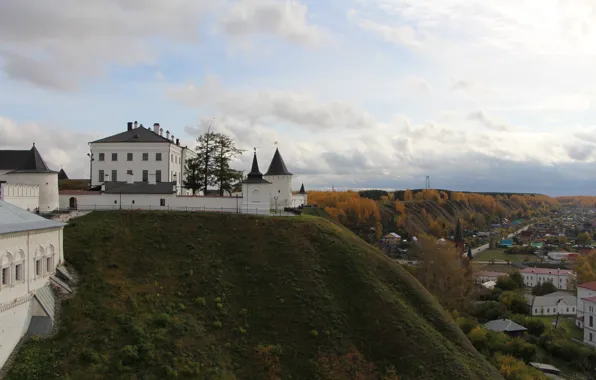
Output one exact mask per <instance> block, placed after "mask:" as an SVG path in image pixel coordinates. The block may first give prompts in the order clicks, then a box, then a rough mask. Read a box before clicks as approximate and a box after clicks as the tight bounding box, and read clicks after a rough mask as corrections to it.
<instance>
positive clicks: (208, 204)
mask: <svg viewBox="0 0 596 380" xmlns="http://www.w3.org/2000/svg"><path fill="white" fill-rule="evenodd" d="M71 198H76V200H77V209H79V210H118V209H121V208H122V209H126V210H131V209H132V210H189V211H193V210H194V211H223V212H235V211H236V210H237V209H238V208H240V209H241V208H242V207H243V202H242V201H243V198H242V197H203V196H185V195H180V196H176V195H175V194H122V195H120V194H105V193H103V194H88V193H82V194H73V193H71V192H65V193H64V194H61V195H60V208H61V209H68V208H69V207H70V199H71ZM162 200H163V201H164V203H163V205H162V202H161V201H162ZM251 208H254V207H252V206H251Z"/></svg>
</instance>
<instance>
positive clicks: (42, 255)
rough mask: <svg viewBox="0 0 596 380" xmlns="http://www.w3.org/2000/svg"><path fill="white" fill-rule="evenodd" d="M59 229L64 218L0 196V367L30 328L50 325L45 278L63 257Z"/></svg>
mask: <svg viewBox="0 0 596 380" xmlns="http://www.w3.org/2000/svg"><path fill="white" fill-rule="evenodd" d="M63 228H64V223H59V222H56V221H53V220H49V219H46V218H42V217H40V216H38V215H35V214H33V213H31V212H27V211H26V210H23V209H22V208H20V207H17V206H15V205H13V204H10V203H8V202H5V201H0V367H2V366H3V365H4V363H5V361H6V359H7V358H8V357H9V356H10V354H11V352H12V350H13V348H14V347H15V346H16V345H17V343H18V342H19V340H20V339H21V338H22V337H23V335H25V333H27V331H28V330H29V329H30V328H33V329H35V332H36V333H41V331H38V330H37V329H39V328H40V326H42V327H43V328H42V329H41V330H44V331H43V332H45V333H47V332H49V330H48V329H51V325H52V321H53V317H54V304H53V299H54V298H53V292H52V289H51V288H50V286H49V283H50V280H51V279H52V277H53V275H54V274H55V272H56V267H57V266H58V265H60V264H62V262H63V261H64V254H63V245H62V235H63ZM30 325H31V327H30Z"/></svg>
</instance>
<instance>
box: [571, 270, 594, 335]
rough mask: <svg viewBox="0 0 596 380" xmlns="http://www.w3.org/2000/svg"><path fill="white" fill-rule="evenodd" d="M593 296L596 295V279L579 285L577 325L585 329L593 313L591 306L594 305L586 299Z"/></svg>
mask: <svg viewBox="0 0 596 380" xmlns="http://www.w3.org/2000/svg"><path fill="white" fill-rule="evenodd" d="M593 297H596V281H592V282H586V283H583V284H579V285H577V307H576V310H577V318H576V320H575V325H576V326H577V327H579V328H580V329H584V330H585V328H584V327H585V324H586V323H588V322H589V316H590V315H591V312H590V308H589V306H592V308H593V305H587V304H586V303H585V300H587V299H592V298H593ZM592 319H593V318H592ZM589 332H590V331H588V337H589ZM585 337H586V332H585V331H584V338H585Z"/></svg>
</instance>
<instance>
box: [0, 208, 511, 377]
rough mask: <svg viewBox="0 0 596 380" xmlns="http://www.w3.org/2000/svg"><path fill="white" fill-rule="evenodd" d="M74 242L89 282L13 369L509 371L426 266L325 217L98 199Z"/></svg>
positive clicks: (332, 373) (199, 373)
mask: <svg viewBox="0 0 596 380" xmlns="http://www.w3.org/2000/svg"><path fill="white" fill-rule="evenodd" d="M64 247H65V255H66V258H67V261H69V263H70V264H71V265H72V266H73V267H74V268H76V270H77V271H78V272H79V275H80V278H81V279H80V283H79V286H78V292H77V295H76V296H75V297H74V298H72V299H71V300H68V301H65V302H63V308H62V317H61V329H60V331H59V332H58V334H57V335H56V336H55V337H54V338H52V339H51V340H49V341H47V340H46V341H43V340H32V341H30V342H28V343H27V344H26V345H25V346H24V347H23V348H22V350H21V352H20V355H19V358H18V361H17V362H16V363H15V365H14V366H13V368H12V369H11V370H10V372H9V374H8V376H7V379H9V380H17V379H19V380H36V379H44V380H45V379H76V380H79V379H138V380H141V379H238V380H245V379H246V380H250V379H305V380H311V379H330V380H331V379H333V380H335V379H337V380H339V379H377V378H378V379H395V378H396V377H395V376H393V375H392V374H397V376H399V379H400V380H404V379H426V380H430V379H450V380H454V379H466V380H468V379H482V380H486V379H501V377H500V375H499V374H498V373H497V372H496V370H495V369H494V368H493V367H491V366H490V364H489V363H488V362H487V361H486V360H485V359H484V357H483V356H482V355H480V354H479V353H478V352H476V351H475V350H474V348H473V347H472V345H471V344H470V343H469V341H468V340H467V339H466V337H465V336H464V335H463V333H461V331H460V330H459V329H458V328H457V327H456V325H455V324H454V323H453V322H452V321H451V319H450V317H449V316H448V314H447V313H446V312H445V311H444V310H443V309H441V308H440V306H439V305H438V303H437V302H436V301H435V300H434V299H433V297H432V296H431V295H430V294H429V293H428V292H427V291H426V290H425V289H423V288H422V287H421V285H420V284H419V283H418V282H417V281H416V280H415V279H414V278H413V277H411V276H410V275H409V274H408V273H407V272H406V271H405V270H404V269H402V268H401V267H400V266H399V265H397V264H395V263H393V262H391V261H390V260H388V259H387V258H386V257H384V256H383V255H382V254H380V253H379V252H378V251H376V250H375V249H374V248H373V247H371V246H369V245H368V244H366V243H365V242H364V241H362V240H361V239H360V238H358V237H356V236H355V235H354V234H352V233H351V232H349V231H348V230H346V229H345V228H343V227H340V226H338V225H336V224H333V223H331V222H330V221H328V220H325V219H323V218H318V217H311V216H302V217H295V218H273V217H244V216H237V215H223V216H222V215H205V214H187V213H157V212H105V213H102V212H94V213H92V214H90V215H87V216H85V217H82V218H80V219H75V220H74V221H72V223H71V224H70V225H69V226H68V227H67V228H66V229H65V238H64ZM392 368H393V369H394V371H392ZM357 372H358V373H359V375H358V376H360V377H356V375H355V373H357ZM382 376H385V377H382Z"/></svg>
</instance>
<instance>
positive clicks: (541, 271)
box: [519, 268, 575, 290]
mask: <svg viewBox="0 0 596 380" xmlns="http://www.w3.org/2000/svg"><path fill="white" fill-rule="evenodd" d="M519 272H520V273H521V275H522V277H523V278H524V284H525V285H526V286H527V287H530V288H531V287H534V286H536V285H538V284H542V283H543V282H547V281H550V282H552V283H553V285H555V287H556V288H557V289H561V290H568V289H569V288H570V284H571V283H572V280H573V279H575V273H574V272H573V271H572V270H568V269H552V268H524V269H522V270H521V271H519Z"/></svg>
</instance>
